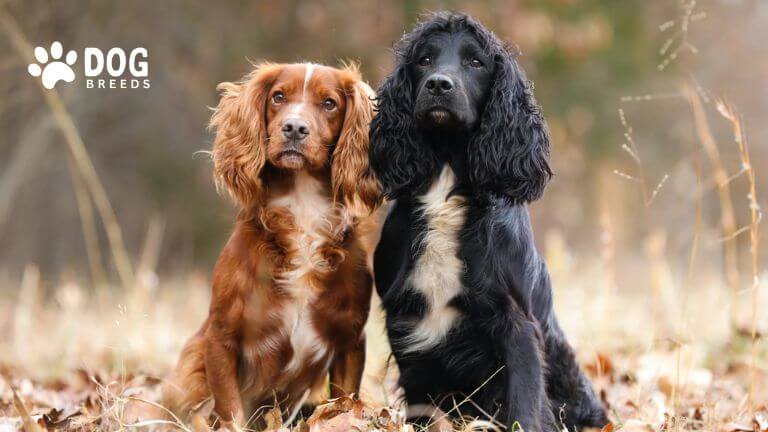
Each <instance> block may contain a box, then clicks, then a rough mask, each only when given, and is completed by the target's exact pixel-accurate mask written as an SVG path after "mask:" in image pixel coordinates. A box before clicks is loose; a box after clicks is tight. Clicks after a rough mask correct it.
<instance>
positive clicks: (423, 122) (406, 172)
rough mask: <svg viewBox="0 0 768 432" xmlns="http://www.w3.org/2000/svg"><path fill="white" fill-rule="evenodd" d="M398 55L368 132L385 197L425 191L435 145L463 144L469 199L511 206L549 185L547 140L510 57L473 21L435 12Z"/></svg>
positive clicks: (522, 78) (533, 102)
mask: <svg viewBox="0 0 768 432" xmlns="http://www.w3.org/2000/svg"><path fill="white" fill-rule="evenodd" d="M395 52H396V55H397V65H396V67H395V70H394V71H393V72H392V74H391V75H390V76H389V77H388V78H387V79H386V80H385V81H384V83H383V84H382V85H381V87H380V88H379V96H378V112H377V114H376V116H375V117H374V119H373V121H372V123H371V132H370V137H371V141H370V156H371V165H372V167H373V169H374V171H375V172H376V174H377V176H378V178H379V180H380V181H381V183H382V186H383V187H384V192H385V194H386V195H387V196H388V197H390V198H397V197H398V196H400V195H402V194H407V193H414V192H418V191H421V190H422V189H423V188H424V187H425V186H426V183H427V182H428V181H429V180H431V179H432V178H433V176H434V175H435V174H436V173H437V170H438V169H439V168H440V167H439V161H438V159H437V157H436V155H435V151H434V146H435V145H440V144H439V143H429V142H428V141H429V140H430V137H433V136H440V137H441V139H445V137H451V136H461V137H468V138H466V139H465V141H466V143H465V145H464V146H465V147H466V148H465V149H461V151H466V158H465V159H466V162H467V166H468V180H469V183H470V186H471V187H472V189H473V192H474V193H475V194H477V195H478V196H481V197H483V196H501V197H506V198H508V199H511V200H512V201H513V202H514V203H516V204H521V203H525V202H530V201H533V200H535V199H537V198H539V197H540V196H541V194H542V193H543V191H544V187H545V185H546V183H547V181H548V180H549V178H550V177H551V176H552V172H551V170H550V168H549V163H548V159H549V134H548V132H547V128H546V124H545V123H544V119H543V117H542V116H541V114H540V110H539V107H538V105H537V103H536V100H535V99H534V97H533V90H532V87H531V84H530V83H529V82H528V80H527V79H526V78H525V75H524V73H523V71H522V70H521V69H520V67H519V66H518V65H517V62H516V61H515V59H514V55H513V54H512V53H511V52H510V51H509V49H508V48H507V47H506V46H505V45H504V44H503V43H502V42H501V41H499V39H498V38H497V37H496V36H495V35H494V34H493V33H492V32H491V31H489V30H488V29H486V28H485V27H483V25H482V24H480V23H478V22H477V21H475V20H474V19H472V18H471V17H469V16H466V15H461V14H452V13H445V12H441V13H436V14H434V15H432V16H431V17H430V19H429V20H427V21H425V22H423V23H421V24H420V25H418V26H417V27H416V28H415V29H414V30H413V31H411V32H410V33H408V34H406V35H405V36H404V37H403V38H402V40H401V41H400V42H399V43H398V44H397V46H396V48H395Z"/></svg>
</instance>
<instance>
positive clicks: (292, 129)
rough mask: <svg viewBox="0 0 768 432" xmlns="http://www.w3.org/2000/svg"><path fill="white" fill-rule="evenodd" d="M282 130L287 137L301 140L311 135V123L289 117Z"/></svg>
mask: <svg viewBox="0 0 768 432" xmlns="http://www.w3.org/2000/svg"><path fill="white" fill-rule="evenodd" d="M281 130H282V131H283V136H285V138H287V139H289V140H297V141H301V140H303V139H304V138H306V137H307V135H309V124H307V122H305V121H304V120H302V119H299V118H289V119H287V120H285V122H284V123H283V127H282V129H281Z"/></svg>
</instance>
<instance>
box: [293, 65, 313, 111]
mask: <svg viewBox="0 0 768 432" xmlns="http://www.w3.org/2000/svg"><path fill="white" fill-rule="evenodd" d="M316 66H317V65H315V64H314V63H304V84H303V85H302V87H301V102H299V103H297V104H294V105H293V107H291V113H293V114H298V113H299V112H301V109H302V108H304V104H305V103H306V101H307V88H308V87H309V81H310V80H311V79H312V74H313V73H315V67H316Z"/></svg>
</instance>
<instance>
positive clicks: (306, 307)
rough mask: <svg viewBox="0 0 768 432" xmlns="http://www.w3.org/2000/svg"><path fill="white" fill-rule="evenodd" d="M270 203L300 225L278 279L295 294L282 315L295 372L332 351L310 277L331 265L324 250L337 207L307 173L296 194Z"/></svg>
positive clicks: (300, 178) (301, 177)
mask: <svg viewBox="0 0 768 432" xmlns="http://www.w3.org/2000/svg"><path fill="white" fill-rule="evenodd" d="M269 205H270V206H278V207H285V208H287V209H288V210H290V212H291V214H292V215H293V219H294V224H295V225H296V230H295V232H294V234H293V239H292V240H293V241H292V242H291V243H292V244H293V251H291V255H290V256H291V261H290V263H289V264H290V266H289V271H287V272H285V273H284V274H283V275H282V276H281V277H280V279H279V280H278V281H277V282H278V283H279V284H280V285H281V286H282V287H283V288H284V289H285V290H286V291H287V292H288V293H289V294H290V295H291V297H292V299H291V300H290V301H288V302H287V303H286V305H285V307H284V308H283V309H282V310H281V311H280V318H282V320H283V322H284V323H285V324H284V326H283V328H284V331H286V332H288V335H286V336H288V338H289V339H290V343H291V347H292V348H293V357H292V358H291V360H290V362H289V363H288V364H287V365H286V366H285V371H286V372H295V371H297V370H298V369H299V368H300V367H301V366H302V365H305V364H307V363H308V362H315V361H318V360H320V359H322V358H323V357H325V356H327V355H328V354H329V348H328V346H326V345H325V343H324V342H323V341H322V339H320V337H319V336H318V334H317V331H316V330H315V327H314V325H313V323H312V316H311V311H310V305H311V304H312V302H313V300H314V298H315V295H316V294H315V290H314V289H313V287H312V285H311V277H310V276H311V273H312V272H314V271H324V270H325V269H326V267H327V263H325V260H324V258H323V257H322V254H321V252H320V249H321V248H322V246H323V244H324V243H325V241H326V239H327V238H328V237H327V236H328V233H329V232H330V231H331V230H332V229H333V225H334V223H333V222H332V220H331V219H332V218H333V208H332V205H331V203H330V202H329V200H328V198H327V197H326V196H325V195H324V194H323V193H322V185H321V183H320V182H319V181H318V180H316V179H314V178H312V177H311V176H309V175H308V174H303V173H302V174H299V175H298V177H297V178H296V184H295V186H294V188H293V193H291V194H289V195H286V196H284V197H281V198H278V199H276V200H273V201H272V202H270V203H269Z"/></svg>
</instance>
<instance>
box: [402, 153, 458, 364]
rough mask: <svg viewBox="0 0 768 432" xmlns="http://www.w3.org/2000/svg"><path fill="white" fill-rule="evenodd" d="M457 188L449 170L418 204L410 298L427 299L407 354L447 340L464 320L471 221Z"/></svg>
mask: <svg viewBox="0 0 768 432" xmlns="http://www.w3.org/2000/svg"><path fill="white" fill-rule="evenodd" d="M455 184H456V177H455V175H454V173H453V171H452V170H451V169H450V168H449V167H448V166H446V167H445V168H443V171H442V172H441V174H440V175H439V177H438V178H437V179H436V180H435V181H434V182H433V184H432V185H431V187H430V188H429V190H428V191H427V192H426V193H425V194H423V195H420V196H417V197H416V199H415V200H414V211H415V213H416V216H417V217H418V219H419V220H420V222H421V223H420V224H418V225H419V228H418V232H416V233H415V238H414V239H413V245H412V251H413V253H414V255H413V262H412V265H411V266H410V269H409V271H408V272H407V274H406V275H403V276H404V279H405V280H404V281H403V282H404V285H405V292H404V293H402V294H403V295H405V296H409V295H416V296H418V297H419V298H420V300H421V301H423V305H422V307H421V308H420V309H421V312H422V313H420V314H419V315H418V316H416V317H412V320H411V321H412V322H411V323H410V324H411V325H410V326H409V327H410V328H409V329H408V331H407V332H406V334H405V335H404V340H403V342H405V345H406V346H407V351H413V352H415V351H422V350H426V349H428V348H431V347H433V346H435V345H436V344H438V343H440V342H441V341H442V340H444V339H445V337H446V335H447V334H448V332H449V331H450V330H451V329H452V328H453V327H454V326H455V325H456V324H457V323H458V322H459V321H460V320H461V318H462V316H463V313H462V311H461V310H460V309H459V308H458V307H457V303H458V302H457V301H456V299H457V297H458V296H460V295H461V294H462V292H463V290H464V283H463V280H464V273H465V264H464V262H463V261H462V260H461V258H460V256H459V255H460V254H459V252H460V247H461V241H460V237H461V232H462V229H463V228H464V225H465V222H466V203H465V199H464V198H463V197H461V196H458V195H451V192H452V191H453V190H454V188H455Z"/></svg>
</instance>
